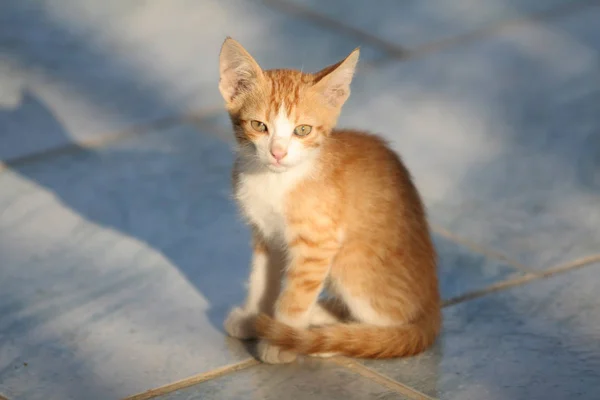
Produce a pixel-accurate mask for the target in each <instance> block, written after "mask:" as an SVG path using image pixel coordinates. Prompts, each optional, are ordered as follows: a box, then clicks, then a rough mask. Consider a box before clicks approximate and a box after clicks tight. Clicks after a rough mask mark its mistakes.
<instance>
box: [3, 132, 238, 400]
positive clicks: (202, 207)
mask: <svg viewBox="0 0 600 400" xmlns="http://www.w3.org/2000/svg"><path fill="white" fill-rule="evenodd" d="M231 162H232V156H231V153H230V150H229V148H228V147H227V145H226V144H224V143H223V142H221V141H218V140H216V139H211V138H210V137H208V136H206V135H203V134H201V133H200V132H198V131H196V130H194V129H191V128H189V127H179V128H174V129H171V130H167V131H163V132H156V133H150V134H147V135H143V136H140V137H138V138H135V139H131V140H127V141H122V142H119V143H117V144H115V145H113V146H110V147H106V148H104V149H102V150H98V151H81V152H79V153H75V154H71V155H66V156H62V157H58V158H55V159H54V160H53V161H51V162H46V163H40V164H30V165H27V166H23V167H22V168H20V169H18V170H10V171H8V172H4V173H2V174H0V187H2V192H1V194H0V264H1V265H2V268H1V269H0V281H1V282H2V287H3V289H2V291H0V310H2V311H1V312H0V392H2V391H6V392H7V395H8V396H9V398H13V397H14V398H15V399H19V398H21V399H22V398H26V399H31V400H35V399H41V398H43V399H61V400H63V399H82V398H85V399H90V400H92V399H103V400H104V399H109V398H120V397H123V396H125V395H130V394H132V393H136V392H140V391H143V390H146V389H149V388H152V387H156V386H160V385H163V384H166V383H169V382H172V381H174V380H178V379H182V378H185V377H188V376H190V375H193V374H196V373H200V372H203V371H208V370H210V369H213V368H216V367H220V366H223V365H226V364H229V363H232V362H236V361H239V360H242V359H246V358H248V357H249V355H248V353H247V351H246V350H245V349H244V347H243V346H242V345H241V344H240V342H238V341H236V340H229V339H226V338H225V337H224V335H223V333H222V329H221V325H222V321H223V319H224V316H225V313H226V311H227V310H228V309H229V307H230V306H231V305H233V304H235V303H238V302H240V301H241V300H242V298H243V295H244V292H243V281H244V280H245V277H246V275H247V271H246V270H247V264H248V261H249V253H250V250H249V235H248V232H247V231H246V229H245V228H244V227H243V226H242V224H241V223H240V221H239V219H238V217H237V212H236V209H235V207H234V205H233V202H232V200H231V196H230V183H229V179H230V178H229V177H230V169H231ZM90 393H93V395H91V394H90Z"/></svg>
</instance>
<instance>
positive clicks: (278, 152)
mask: <svg viewBox="0 0 600 400" xmlns="http://www.w3.org/2000/svg"><path fill="white" fill-rule="evenodd" d="M271 154H272V155H273V157H275V159H276V160H277V161H281V159H282V158H283V157H285V156H286V155H287V150H286V149H282V148H281V147H273V148H272V149H271Z"/></svg>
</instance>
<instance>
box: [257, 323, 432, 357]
mask: <svg viewBox="0 0 600 400" xmlns="http://www.w3.org/2000/svg"><path fill="white" fill-rule="evenodd" d="M440 325H441V314H440V313H439V312H434V313H433V314H430V315H428V316H424V317H423V318H421V319H419V320H416V321H414V322H413V323H411V324H408V325H401V326H390V327H382V326H375V325H366V324H361V323H339V324H332V325H325V326H320V327H313V328H309V329H296V328H292V327H290V326H288V325H285V324H283V323H282V322H279V321H277V320H275V319H273V318H271V317H269V316H267V315H266V314H261V315H259V317H258V318H257V320H256V330H257V332H258V336H259V337H260V338H263V339H266V340H268V341H269V342H270V343H271V344H274V345H277V346H280V347H281V348H282V349H283V350H288V351H292V352H295V353H298V354H319V353H334V354H338V355H345V356H349V357H355V358H392V357H405V356H411V355H415V354H418V353H420V352H422V351H424V350H426V349H427V348H428V347H429V346H431V345H432V344H433V342H434V341H435V339H436V337H437V335H438V333H439V331H440Z"/></svg>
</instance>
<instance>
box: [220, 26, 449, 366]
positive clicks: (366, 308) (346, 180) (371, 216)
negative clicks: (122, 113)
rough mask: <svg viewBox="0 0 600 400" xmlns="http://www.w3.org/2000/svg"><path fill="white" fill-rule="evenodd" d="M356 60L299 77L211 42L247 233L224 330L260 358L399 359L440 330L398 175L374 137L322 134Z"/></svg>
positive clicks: (232, 44)
mask: <svg viewBox="0 0 600 400" xmlns="http://www.w3.org/2000/svg"><path fill="white" fill-rule="evenodd" d="M358 56H359V50H358V49H356V50H354V51H353V52H352V53H350V55H349V56H348V57H346V58H345V59H344V60H342V61H340V62H339V63H337V64H335V65H332V66H329V67H327V68H325V69H323V70H322V71H320V72H317V73H315V74H311V73H302V72H299V71H295V70H267V71H265V70H262V69H261V68H260V66H259V65H258V64H257V62H256V61H255V60H254V59H253V58H252V57H251V56H250V54H249V53H248V52H247V51H246V50H245V49H244V48H243V47H242V46H241V45H240V44H239V43H238V42H236V41H235V40H233V39H231V38H227V39H226V40H225V42H224V44H223V46H222V48H221V53H220V60H219V61H220V81H219V90H220V91H221V94H222V95H223V98H224V99H225V103H226V108H227V111H228V112H229V114H230V117H231V121H232V124H233V130H234V133H235V138H236V141H237V157H236V162H235V165H234V169H233V188H234V194H235V198H236V199H237V202H238V203H239V206H240V209H241V212H242V214H243V215H244V216H245V218H246V219H247V221H248V224H249V225H250V226H251V228H252V231H253V241H254V254H253V258H252V263H251V272H250V278H249V284H248V294H247V299H246V302H245V304H244V305H243V306H241V307H237V308H234V309H233V310H232V311H231V312H230V314H229V316H228V318H227V320H226V321H225V329H226V331H227V332H228V334H229V335H231V336H233V337H237V338H240V339H251V338H260V339H261V340H260V341H259V343H258V348H257V351H258V356H259V358H260V359H262V360H263V361H264V362H268V363H281V362H291V361H293V360H294V359H295V358H296V356H297V354H309V355H318V356H328V355H333V354H340V355H346V356H352V357H363V358H389V357H399V356H408V355H413V354H416V353H419V352H421V351H423V350H425V349H426V348H428V347H429V346H430V345H431V344H432V343H433V342H434V341H435V338H436V337H437V335H438V333H439V331H440V324H441V313H440V296H439V292H438V282H437V276H436V254H435V250H434V247H433V245H432V241H431V237H430V233H429V227H428V224H427V222H426V216H425V211H424V208H423V205H422V202H421V199H420V196H419V194H418V193H417V190H416V188H415V186H414V185H413V183H412V181H411V177H410V174H409V172H408V171H407V170H406V168H405V167H404V165H403V164H402V162H401V161H400V159H399V157H398V156H397V155H396V154H395V153H394V152H393V151H392V150H391V149H390V148H389V147H388V146H387V145H386V143H385V142H384V141H383V140H381V139H379V138H378V137H376V136H373V135H371V134H368V133H365V132H357V131H350V130H334V127H335V125H336V122H337V119H338V116H339V114H340V111H341V108H342V105H343V104H344V102H345V101H346V100H347V99H348V96H349V95H350V82H351V81H352V77H353V75H354V70H355V67H356V64H357V62H358ZM324 289H326V290H327V293H328V294H329V295H330V298H328V299H325V300H321V301H318V299H319V295H320V294H321V292H322V291H323V290H324Z"/></svg>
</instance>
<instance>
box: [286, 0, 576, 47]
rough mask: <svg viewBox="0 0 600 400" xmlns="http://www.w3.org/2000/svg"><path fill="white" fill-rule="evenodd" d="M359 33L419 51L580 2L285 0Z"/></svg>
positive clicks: (509, 0) (563, 0)
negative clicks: (484, 29) (360, 31)
mask: <svg viewBox="0 0 600 400" xmlns="http://www.w3.org/2000/svg"><path fill="white" fill-rule="evenodd" d="M285 1H290V2H292V3H295V4H298V5H301V6H304V7H308V8H309V9H311V10H313V11H315V12H318V13H320V14H322V15H326V16H328V17H330V18H333V19H336V20H338V21H342V22H344V23H345V24H347V25H350V26H353V27H356V28H359V29H361V30H363V31H365V32H368V33H370V34H372V35H375V36H378V37H380V38H382V39H385V40H387V41H389V42H392V43H395V44H396V45H398V46H404V47H406V48H409V49H414V48H416V47H418V46H421V45H424V44H428V43H431V42H436V41H440V40H444V39H449V38H452V37H456V36H460V35H464V34H468V33H471V32H473V31H476V30H479V29H482V28H485V27H489V26H490V25H494V24H498V23H499V22H501V21H504V20H507V19H511V18H517V17H521V16H525V15H529V14H534V13H538V12H541V11H545V10H549V9H552V8H554V7H559V6H563V5H565V4H569V3H577V0H549V1H540V0H524V1H514V0H482V1H471V0H459V1H452V2H449V1H444V0H411V1H396V0H383V1H381V0H380V1H378V2H377V6H373V3H372V2H370V1H368V0H352V1H351V2H348V1H344V0H332V1H326V2H321V1H318V0H285Z"/></svg>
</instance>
